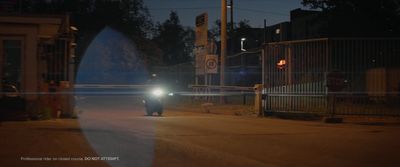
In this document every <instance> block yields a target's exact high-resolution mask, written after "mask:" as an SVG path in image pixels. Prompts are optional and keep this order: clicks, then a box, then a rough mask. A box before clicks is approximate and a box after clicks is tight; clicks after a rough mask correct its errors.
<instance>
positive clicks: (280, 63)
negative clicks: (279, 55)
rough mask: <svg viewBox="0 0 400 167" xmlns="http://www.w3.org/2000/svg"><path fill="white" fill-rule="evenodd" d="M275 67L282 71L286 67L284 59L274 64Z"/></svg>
mask: <svg viewBox="0 0 400 167" xmlns="http://www.w3.org/2000/svg"><path fill="white" fill-rule="evenodd" d="M276 65H277V66H278V68H279V69H283V68H284V67H285V65H286V60H285V59H282V60H279V62H278V63H276Z"/></svg>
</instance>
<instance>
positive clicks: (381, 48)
mask: <svg viewBox="0 0 400 167" xmlns="http://www.w3.org/2000/svg"><path fill="white" fill-rule="evenodd" d="M263 57H264V59H263V63H264V68H263V69H264V71H263V73H264V76H263V80H264V81H263V83H264V87H265V89H264V94H266V95H267V98H266V99H265V100H264V109H265V110H266V111H269V112H304V113H316V114H330V113H331V112H332V111H333V112H334V113H335V114H340V115H383V116H386V115H388V116H400V106H399V105H397V103H400V101H399V99H400V98H399V97H400V93H398V92H400V39H398V38H357V39H347V38H340V39H339V38H333V39H328V38H322V39H311V40H302V41H285V42H277V43H269V44H266V45H265V48H264V56H263ZM332 71H336V72H339V73H341V74H342V75H343V78H342V83H340V84H343V85H344V88H343V89H342V90H340V91H335V92H331V91H328V88H327V76H328V74H329V73H330V72H332ZM331 95H334V97H333V100H330V96H331ZM332 105H334V106H333V107H334V108H333V109H332Z"/></svg>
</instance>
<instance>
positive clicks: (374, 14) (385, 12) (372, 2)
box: [302, 0, 400, 36]
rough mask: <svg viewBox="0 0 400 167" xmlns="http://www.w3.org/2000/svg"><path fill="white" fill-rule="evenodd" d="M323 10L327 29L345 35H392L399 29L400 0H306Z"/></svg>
mask: <svg viewBox="0 0 400 167" xmlns="http://www.w3.org/2000/svg"><path fill="white" fill-rule="evenodd" d="M302 4H303V5H304V6H306V7H309V8H311V9H319V10H322V12H323V15H321V17H323V19H324V20H326V22H327V23H328V25H325V27H326V29H327V31H328V32H330V33H331V34H333V35H343V36H393V35H395V34H399V33H400V1H399V0H368V1H360V0H303V1H302Z"/></svg>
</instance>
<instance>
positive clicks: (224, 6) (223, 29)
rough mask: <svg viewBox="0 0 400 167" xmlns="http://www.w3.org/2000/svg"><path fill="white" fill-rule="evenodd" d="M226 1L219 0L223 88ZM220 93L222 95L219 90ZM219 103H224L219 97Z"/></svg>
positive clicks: (222, 84) (222, 78)
mask: <svg viewBox="0 0 400 167" xmlns="http://www.w3.org/2000/svg"><path fill="white" fill-rule="evenodd" d="M226 1H227V0H221V74H220V85H221V86H225V57H226V50H227V49H226V22H227V14H226V12H227V9H226V8H227V3H226ZM221 93H223V91H222V88H221ZM220 102H221V103H224V98H223V96H221V98H220Z"/></svg>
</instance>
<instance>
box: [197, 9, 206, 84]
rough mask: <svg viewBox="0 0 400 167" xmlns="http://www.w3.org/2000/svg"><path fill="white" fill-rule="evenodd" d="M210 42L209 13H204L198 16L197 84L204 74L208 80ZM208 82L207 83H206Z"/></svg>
mask: <svg viewBox="0 0 400 167" xmlns="http://www.w3.org/2000/svg"><path fill="white" fill-rule="evenodd" d="M207 44H208V14H207V13H202V14H200V15H198V16H197V17H196V41H195V49H194V53H195V57H196V78H195V81H196V85H197V84H199V77H202V76H204V82H206V71H205V57H206V55H207V51H208V49H207ZM204 84H206V83H204Z"/></svg>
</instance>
